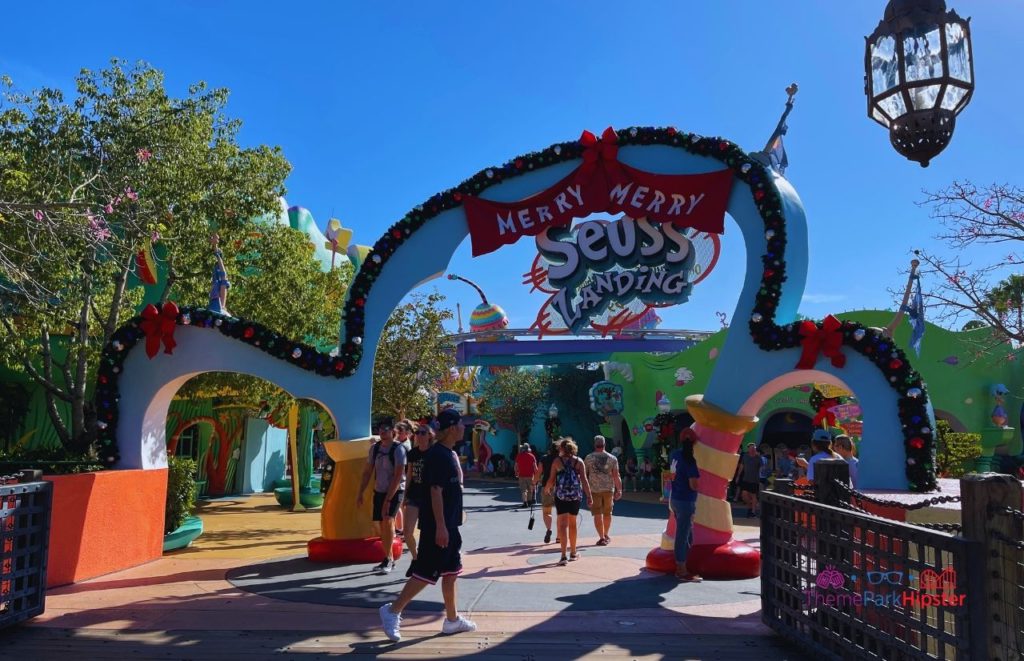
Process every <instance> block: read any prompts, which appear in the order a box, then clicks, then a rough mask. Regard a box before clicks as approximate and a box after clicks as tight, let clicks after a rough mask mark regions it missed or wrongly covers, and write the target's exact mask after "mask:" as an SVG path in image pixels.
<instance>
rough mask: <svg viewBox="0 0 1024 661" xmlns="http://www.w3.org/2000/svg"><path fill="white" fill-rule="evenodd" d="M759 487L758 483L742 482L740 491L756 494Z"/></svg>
mask: <svg viewBox="0 0 1024 661" xmlns="http://www.w3.org/2000/svg"><path fill="white" fill-rule="evenodd" d="M759 486H760V485H758V483H757V482H740V491H746V492H749V493H753V494H756V493H757V492H758V489H759Z"/></svg>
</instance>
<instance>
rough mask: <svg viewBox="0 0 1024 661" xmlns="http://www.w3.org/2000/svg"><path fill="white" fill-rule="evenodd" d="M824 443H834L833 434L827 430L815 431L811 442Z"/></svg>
mask: <svg viewBox="0 0 1024 661" xmlns="http://www.w3.org/2000/svg"><path fill="white" fill-rule="evenodd" d="M814 441H823V442H825V443H831V442H832V434H830V433H829V432H828V430H827V429H815V430H814V434H813V435H812V436H811V442H814Z"/></svg>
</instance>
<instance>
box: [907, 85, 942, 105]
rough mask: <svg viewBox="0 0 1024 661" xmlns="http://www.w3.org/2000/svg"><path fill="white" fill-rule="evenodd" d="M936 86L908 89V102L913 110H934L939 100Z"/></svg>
mask: <svg viewBox="0 0 1024 661" xmlns="http://www.w3.org/2000/svg"><path fill="white" fill-rule="evenodd" d="M939 89H941V88H940V87H939V86H938V85H924V86H922V87H914V88H911V89H910V102H911V103H913V104H914V110H930V109H931V108H934V107H935V105H936V102H937V101H938V99H939Z"/></svg>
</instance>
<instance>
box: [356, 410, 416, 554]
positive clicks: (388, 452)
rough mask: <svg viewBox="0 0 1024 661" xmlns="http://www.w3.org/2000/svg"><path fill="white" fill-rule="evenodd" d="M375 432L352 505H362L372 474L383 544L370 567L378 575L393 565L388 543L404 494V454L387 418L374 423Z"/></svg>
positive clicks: (392, 539) (390, 541) (392, 534)
mask: <svg viewBox="0 0 1024 661" xmlns="http://www.w3.org/2000/svg"><path fill="white" fill-rule="evenodd" d="M376 431H377V434H378V436H379V437H380V438H379V440H378V441H376V442H375V443H374V444H373V445H372V446H370V452H369V454H368V455H367V457H366V466H365V467H364V468H363V475H362V477H361V479H360V482H359V491H357V492H356V493H357V495H356V507H362V506H363V492H365V491H366V486H367V484H369V482H370V476H371V475H372V476H373V478H374V483H373V521H374V523H375V524H377V526H378V528H379V530H380V543H381V545H383V547H384V560H382V561H381V563H380V564H379V565H377V566H376V567H374V570H376V572H377V573H378V574H388V573H390V572H391V570H392V569H394V568H395V559H394V557H393V551H392V549H391V545H392V542H393V541H394V539H395V516H397V514H398V508H399V507H400V506H401V504H402V495H403V494H404V493H405V464H406V454H405V448H404V447H403V446H402V444H401V443H397V442H396V441H395V436H394V434H395V424H394V421H393V420H392V419H391V418H385V419H383V420H381V421H380V422H378V423H377V426H376Z"/></svg>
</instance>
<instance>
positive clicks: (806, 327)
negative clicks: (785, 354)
mask: <svg viewBox="0 0 1024 661" xmlns="http://www.w3.org/2000/svg"><path fill="white" fill-rule="evenodd" d="M842 325H843V322H841V321H839V320H838V319H836V318H835V317H833V316H832V315H829V316H827V317H825V320H824V321H823V322H822V323H821V328H818V325H817V324H815V323H814V322H813V321H802V322H800V337H802V338H803V339H802V340H800V346H802V347H803V353H801V354H800V362H798V363H797V364H796V368H797V369H798V370H810V369H814V364H815V363H816V362H818V354H819V353H821V354H823V355H824V356H825V357H826V358H829V359H831V361H832V366H833V367H843V366H844V365H846V356H845V355H844V354H843V352H842V346H843V334H842V333H840V332H839V329H840V328H841V327H842Z"/></svg>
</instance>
